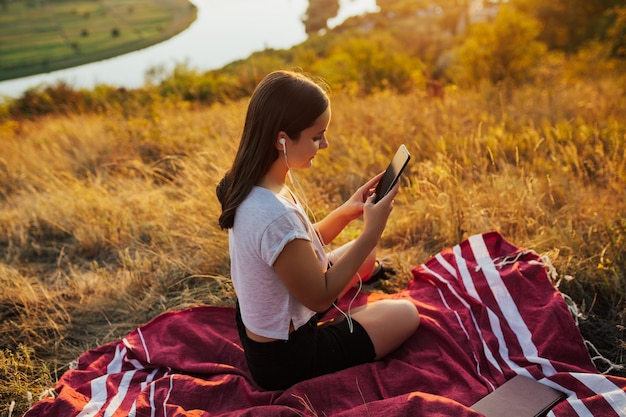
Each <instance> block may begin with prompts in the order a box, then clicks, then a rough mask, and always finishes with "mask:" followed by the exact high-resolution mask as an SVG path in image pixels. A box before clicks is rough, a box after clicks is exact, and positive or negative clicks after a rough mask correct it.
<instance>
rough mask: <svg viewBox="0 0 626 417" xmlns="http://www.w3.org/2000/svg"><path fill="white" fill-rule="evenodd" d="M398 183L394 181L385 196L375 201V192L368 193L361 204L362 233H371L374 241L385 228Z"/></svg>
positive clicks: (398, 187) (398, 186)
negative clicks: (362, 204)
mask: <svg viewBox="0 0 626 417" xmlns="http://www.w3.org/2000/svg"><path fill="white" fill-rule="evenodd" d="M399 189H400V183H399V182H398V183H396V184H395V185H394V186H393V188H392V189H391V190H390V191H389V193H387V195H386V196H384V197H383V198H381V199H380V200H379V201H378V202H376V201H375V199H376V194H372V195H370V196H369V197H368V198H367V200H366V201H365V204H364V206H363V223H364V226H363V234H371V237H372V238H375V239H376V241H378V240H379V239H380V236H381V235H382V234H383V231H384V230H385V226H386V225H387V220H388V219H389V215H390V214H391V210H393V199H394V198H395V197H396V194H398V190H399Z"/></svg>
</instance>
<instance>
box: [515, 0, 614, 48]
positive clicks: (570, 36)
mask: <svg viewBox="0 0 626 417" xmlns="http://www.w3.org/2000/svg"><path fill="white" fill-rule="evenodd" d="M623 1H624V0H593V1H590V0H550V1H544V0H511V4H512V5H513V6H514V7H516V8H517V9H519V10H520V11H522V12H524V13H527V14H529V15H531V16H534V17H535V18H536V19H538V20H539V21H540V22H541V24H542V30H541V32H540V34H539V37H538V39H539V40H541V41H542V42H544V43H546V45H548V47H549V48H551V49H560V50H564V51H566V52H575V51H577V50H578V48H580V47H581V46H582V45H583V44H584V43H585V42H587V41H589V40H592V39H596V40H598V39H602V38H604V37H605V35H606V34H607V31H608V30H609V27H610V26H611V16H610V14H608V13H607V12H608V11H610V10H611V9H612V8H613V7H617V6H619V5H622V4H623Z"/></svg>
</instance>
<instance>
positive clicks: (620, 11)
mask: <svg viewBox="0 0 626 417" xmlns="http://www.w3.org/2000/svg"><path fill="white" fill-rule="evenodd" d="M613 13H614V14H615V21H614V23H613V26H611V28H610V29H609V31H608V36H609V42H610V43H611V54H612V55H613V56H614V57H616V58H622V59H626V7H616V8H615V9H614V10H613Z"/></svg>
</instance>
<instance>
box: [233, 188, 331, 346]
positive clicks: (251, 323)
mask: <svg viewBox="0 0 626 417" xmlns="http://www.w3.org/2000/svg"><path fill="white" fill-rule="evenodd" d="M228 237H229V248H230V259H231V277H232V280H233V285H234V287H235V292H236V293H237V298H238V299H239V306H240V309H241V318H242V320H243V323H244V324H245V326H246V327H247V328H248V329H250V330H251V331H252V332H254V333H256V334H258V335H261V336H265V337H269V338H273V339H282V340H287V339H288V338H289V325H290V323H291V322H293V326H294V328H295V329H297V328H299V327H300V326H302V325H303V324H305V323H307V322H308V321H309V319H311V317H313V315H314V314H315V312H314V311H312V310H310V309H308V308H307V307H305V306H304V305H303V304H301V303H300V302H299V301H298V300H297V299H296V298H295V297H294V296H293V295H292V294H291V293H290V292H289V290H288V289H287V287H285V285H284V284H283V282H282V280H281V279H280V277H279V276H278V275H277V274H276V272H275V271H274V268H273V265H274V262H275V261H276V258H278V255H279V254H280V253H281V252H282V250H283V248H284V247H285V245H286V244H287V243H289V242H291V241H292V240H294V239H304V240H308V241H310V242H311V243H312V245H313V248H314V250H315V254H316V255H317V258H318V259H319V262H320V265H321V267H322V269H323V270H324V271H325V270H326V268H327V266H328V257H327V256H326V254H325V253H324V246H323V245H322V242H321V241H320V239H319V237H318V236H317V233H316V232H315V230H314V229H313V224H311V221H310V220H309V218H308V217H307V215H306V213H305V212H304V210H303V208H302V206H301V205H300V204H294V203H293V201H290V200H289V199H288V198H285V197H283V196H281V195H277V194H274V193H273V192H272V191H270V190H268V189H266V188H263V187H254V188H253V189H252V191H251V192H250V194H248V197H246V199H245V200H244V201H243V202H242V203H241V205H240V206H239V208H238V209H237V213H236V214H235V222H234V225H233V227H232V228H231V229H229V230H228Z"/></svg>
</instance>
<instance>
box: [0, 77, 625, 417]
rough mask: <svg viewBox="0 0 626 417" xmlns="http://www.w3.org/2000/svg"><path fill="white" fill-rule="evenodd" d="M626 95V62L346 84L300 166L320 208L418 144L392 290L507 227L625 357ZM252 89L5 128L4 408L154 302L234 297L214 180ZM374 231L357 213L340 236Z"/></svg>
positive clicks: (1, 243)
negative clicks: (559, 71)
mask: <svg viewBox="0 0 626 417" xmlns="http://www.w3.org/2000/svg"><path fill="white" fill-rule="evenodd" d="M625 97H626V95H625V94H624V77H623V75H622V76H619V75H615V74H608V75H602V74H598V73H596V74H594V76H593V78H592V77H589V78H583V79H556V78H555V79H550V80H549V81H546V82H545V84H542V85H532V86H526V87H521V88H519V89H514V90H507V89H506V88H504V87H483V88H481V89H475V90H466V91H462V90H457V89H454V88H452V89H449V90H448V91H446V95H445V98H444V99H441V100H440V99H433V98H430V97H428V96H427V95H426V94H425V93H419V92H418V93H415V94H411V95H398V94H394V93H390V92H381V93H379V94H375V95H372V96H369V97H362V98H359V99H355V98H354V97H352V96H350V95H346V94H343V93H334V94H333V95H332V102H333V120H332V122H331V125H330V130H329V133H328V137H329V141H330V148H329V149H328V150H326V151H323V152H321V153H320V155H319V156H318V159H316V161H317V162H316V164H315V168H314V169H311V170H308V171H305V172H298V173H296V175H297V178H298V179H299V182H300V183H301V184H302V187H303V189H304V190H306V197H307V199H308V204H309V206H310V207H311V208H312V209H313V210H314V212H315V214H316V216H317V217H318V218H320V217H322V216H323V215H324V214H326V213H328V212H329V211H330V210H331V209H332V208H334V207H335V206H336V205H338V204H339V203H340V202H342V201H344V200H345V199H346V198H347V197H348V196H349V195H350V194H351V193H352V192H353V191H354V190H355V189H356V188H357V186H358V185H360V184H362V183H363V182H364V181H365V180H366V179H367V178H369V177H370V176H371V175H373V173H375V172H378V171H379V170H380V169H382V167H384V166H385V164H386V163H387V160H388V158H389V157H390V156H391V154H392V152H393V151H394V150H395V148H396V147H397V146H398V145H399V144H400V143H405V144H406V145H407V147H408V148H409V149H410V150H411V152H412V154H413V158H414V159H413V161H412V163H411V165H410V167H409V168H408V171H407V175H406V180H405V182H404V184H403V187H402V189H401V192H400V194H399V195H398V197H397V198H396V204H395V208H394V211H393V213H392V215H391V217H390V220H389V223H388V226H387V229H386V231H385V233H384V235H383V239H382V241H381V245H380V253H381V255H382V256H388V257H389V258H390V260H391V262H392V264H393V266H394V267H395V268H396V270H397V271H398V273H397V275H396V276H395V278H393V279H392V280H391V281H390V282H388V283H386V284H385V286H383V287H382V288H381V289H380V290H379V291H386V292H393V291H397V290H399V289H402V288H404V287H405V286H406V284H407V283H408V281H409V280H410V269H411V268H412V267H413V266H415V265H417V264H420V263H422V262H424V261H425V260H427V259H428V258H429V257H430V256H433V255H434V254H436V253H437V252H439V251H441V250H442V249H444V248H446V247H449V246H451V245H454V244H456V243H458V242H459V241H460V240H461V239H464V238H465V237H467V236H469V235H472V234H475V233H482V232H486V231H489V230H494V229H496V230H499V231H501V232H502V234H503V235H504V236H505V237H506V238H507V239H509V240H510V241H511V242H513V243H515V244H517V245H520V246H523V247H526V248H530V249H533V250H535V251H537V252H539V253H540V254H542V255H547V256H549V258H550V259H551V261H552V263H553V264H554V266H555V267H556V269H557V271H558V273H559V276H558V278H557V281H558V283H559V288H560V289H561V290H562V291H563V292H564V293H566V294H568V295H570V296H571V297H572V299H573V300H574V301H575V302H576V303H577V305H578V306H579V309H580V317H579V318H578V319H579V321H580V328H581V332H582V334H583V336H584V337H585V338H586V339H588V340H590V341H592V343H593V344H594V345H595V346H596V348H598V349H599V351H600V353H601V354H602V355H604V357H606V358H608V359H610V360H611V361H613V362H615V363H618V364H623V363H624V353H625V351H626V342H625V340H626V339H625V337H624V324H625V323H624V317H625V316H626V305H625V299H626V278H625V276H624V271H625V270H626V256H625V251H624V248H625V247H626V199H625V198H624V195H625V184H626V143H625V140H626V124H625V121H626V102H625ZM245 105H246V101H245V100H243V101H239V102H226V103H221V104H214V105H211V106H194V105H190V104H189V103H187V102H182V101H177V100H172V101H169V100H162V99H159V98H158V97H157V96H155V98H154V100H153V101H152V102H150V104H148V105H145V106H143V107H142V108H141V110H140V111H138V112H137V113H133V114H127V113H124V112H121V111H119V110H117V109H116V108H114V107H112V108H108V109H103V110H102V111H101V112H100V113H98V114H82V115H81V114H67V115H54V116H47V117H44V118H40V119H37V120H25V119H21V120H5V121H4V122H2V123H1V124H0V146H1V147H2V149H3V152H2V155H1V156H0V285H1V286H2V289H3V290H2V293H1V294H2V295H1V296H0V315H1V317H2V320H1V322H0V347H1V349H0V381H2V383H0V416H3V417H4V416H7V415H9V409H11V410H13V413H14V415H18V413H20V412H23V411H24V410H25V409H26V408H27V407H28V406H29V405H30V404H32V402H33V401H36V399H37V398H39V396H40V395H44V396H45V395H49V391H47V390H48V389H50V388H52V387H53V386H54V384H55V381H56V380H57V379H58V378H59V377H60V375H62V373H63V372H64V371H65V370H67V369H68V365H69V364H70V362H71V361H72V360H74V359H75V358H76V357H77V356H78V355H80V354H81V353H83V352H84V351H85V350H87V349H90V348H94V347H96V346H98V345H100V344H102V343H105V342H108V341H111V340H114V339H117V338H120V337H122V336H124V335H126V334H127V333H128V332H129V331H131V330H133V329H134V328H135V327H136V326H138V325H140V324H144V323H146V322H147V321H149V320H150V319H152V318H153V317H155V316H156V315H158V314H159V313H162V312H164V311H168V310H177V309H183V308H187V307H190V306H194V305H202V304H211V305H229V306H232V305H233V303H234V293H233V290H232V285H231V283H230V280H229V258H228V243H227V233H226V232H224V231H221V230H220V229H219V227H218V225H217V217H218V215H219V204H218V202H217V199H216V197H215V193H214V189H215V185H216V182H217V181H218V180H219V178H220V177H221V175H222V174H223V173H224V171H225V170H226V169H227V168H228V167H229V164H230V163H231V161H232V157H233V155H234V152H235V147H236V145H237V138H238V136H239V133H240V132H241V128H242V122H243V116H244V111H245ZM359 231H360V223H359V222H358V221H357V222H355V223H354V224H353V225H352V226H350V227H349V228H348V229H347V230H345V232H344V233H343V234H342V235H341V236H340V237H339V238H338V241H337V244H340V243H342V242H345V241H347V240H349V239H351V238H353V237H354V236H355V235H356V234H357V233H359ZM555 283H556V282H555ZM558 332H559V329H554V333H555V337H560V336H559V334H558ZM598 366H599V368H600V369H601V370H607V364H606V363H604V362H598ZM611 372H613V373H618V374H620V372H621V374H620V375H626V372H624V371H623V370H621V371H620V370H619V369H612V370H611ZM12 403H13V404H14V405H13V406H11V405H10V404H12ZM11 407H13V408H11Z"/></svg>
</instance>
